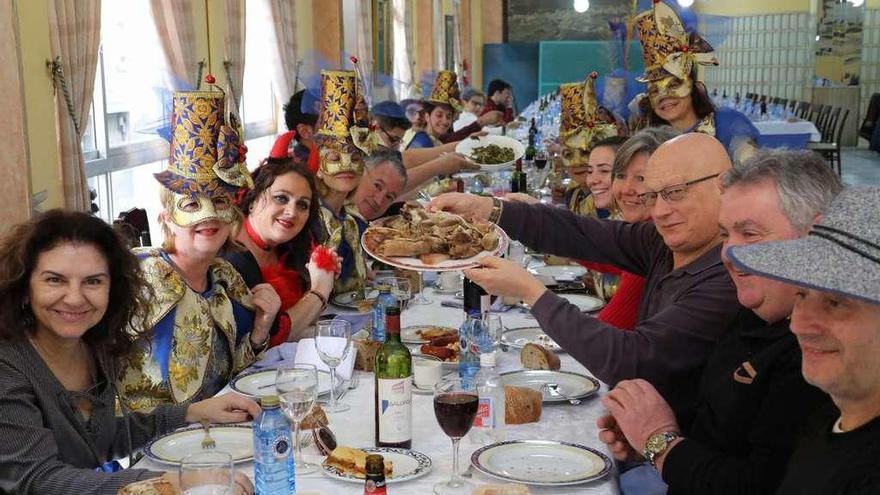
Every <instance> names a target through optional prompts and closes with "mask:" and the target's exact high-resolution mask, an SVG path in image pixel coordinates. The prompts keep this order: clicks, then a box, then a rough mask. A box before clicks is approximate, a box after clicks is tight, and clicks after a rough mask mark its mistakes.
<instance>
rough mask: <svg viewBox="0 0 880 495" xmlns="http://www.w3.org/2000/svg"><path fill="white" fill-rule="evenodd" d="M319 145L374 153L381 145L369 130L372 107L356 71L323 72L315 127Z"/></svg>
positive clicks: (316, 139) (376, 136)
mask: <svg viewBox="0 0 880 495" xmlns="http://www.w3.org/2000/svg"><path fill="white" fill-rule="evenodd" d="M315 141H316V142H317V143H318V145H319V146H328V145H334V146H338V147H340V148H341V149H343V150H347V151H354V149H355V148H357V149H359V150H360V151H363V152H364V153H368V154H369V153H372V152H373V150H375V149H376V147H377V146H379V144H380V143H381V142H380V140H379V137H378V135H376V133H375V132H373V131H372V130H371V129H370V116H369V108H367V103H366V101H365V100H364V94H363V87H362V86H361V83H360V81H359V80H358V76H357V73H356V72H355V71H353V70H322V71H321V110H320V112H319V114H318V124H317V125H316V126H315Z"/></svg>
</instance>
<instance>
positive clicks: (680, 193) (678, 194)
mask: <svg viewBox="0 0 880 495" xmlns="http://www.w3.org/2000/svg"><path fill="white" fill-rule="evenodd" d="M719 175H721V174H713V175H707V176H705V177H700V178H699V179H694V180H692V181H690V182H685V183H684V184H676V185H673V186H669V187H666V188H664V189H663V190H661V191H657V192H654V191H650V192H644V193H642V194H639V200H640V201H641V202H642V204H643V205H645V206H647V207H649V208H650V207H652V206H654V205H655V204H657V196H660V197H661V198H663V200H664V201H667V202H674V201H681V200H683V199H684V198H685V196H687V190H688V187H690V186H693V185H694V184H699V183H700V182H703V181H707V180H709V179H714V178H715V177H718V176H719Z"/></svg>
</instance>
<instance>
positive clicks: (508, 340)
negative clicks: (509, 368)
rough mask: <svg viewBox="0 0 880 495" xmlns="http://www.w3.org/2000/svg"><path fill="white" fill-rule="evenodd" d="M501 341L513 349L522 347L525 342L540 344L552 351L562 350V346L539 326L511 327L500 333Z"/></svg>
mask: <svg viewBox="0 0 880 495" xmlns="http://www.w3.org/2000/svg"><path fill="white" fill-rule="evenodd" d="M501 342H502V343H504V344H507V345H509V346H510V347H512V348H513V349H522V348H523V347H525V345H526V344H530V343H531V344H540V345H542V346H544V347H546V348H547V349H549V350H551V351H553V352H562V347H559V344H557V343H556V342H554V341H553V339H551V338H550V336H549V335H547V334H546V333H544V331H543V330H541V327H525V328H511V329H510V330H507V331H506V332H504V333H503V334H501Z"/></svg>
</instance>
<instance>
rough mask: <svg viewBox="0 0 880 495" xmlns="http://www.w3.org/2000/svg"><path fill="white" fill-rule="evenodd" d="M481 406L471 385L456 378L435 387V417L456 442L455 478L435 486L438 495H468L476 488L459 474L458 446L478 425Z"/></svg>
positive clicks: (453, 468)
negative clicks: (476, 422)
mask: <svg viewBox="0 0 880 495" xmlns="http://www.w3.org/2000/svg"><path fill="white" fill-rule="evenodd" d="M478 405H479V398H478V396H477V392H476V390H475V388H474V387H473V385H472V382H470V381H467V380H464V381H463V380H459V379H457V378H455V379H451V380H443V381H440V382H438V383H437V385H435V386H434V415H435V416H436V417H437V423H439V424H440V428H441V429H443V432H444V433H446V435H447V436H448V437H449V438H451V439H452V477H450V479H449V481H441V482H439V483H437V484H435V485H434V493H436V494H437V495H458V494H468V493H471V491H472V490H473V488H474V485H473V483H470V482H468V481H465V480H463V479H462V478H461V476H459V474H458V442H459V440H461V437H463V436H465V435H467V432H468V431H470V429H471V426H472V425H473V424H474V417H475V416H476V415H477V406H478Z"/></svg>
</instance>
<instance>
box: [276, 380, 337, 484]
mask: <svg viewBox="0 0 880 495" xmlns="http://www.w3.org/2000/svg"><path fill="white" fill-rule="evenodd" d="M275 388H276V389H278V399H279V401H280V402H281V410H282V411H284V414H286V415H287V417H288V418H289V419H290V421H291V422H292V423H293V431H294V439H295V444H296V451H295V453H294V457H293V462H294V463H295V465H296V472H297V473H298V474H306V473H313V472H315V471H317V470H318V466H317V465H316V464H312V463H309V462H305V461H304V460H303V458H302V443H301V442H300V439H299V430H300V428H299V427H300V423H302V420H303V418H305V417H306V416H308V414H309V412H310V411H311V410H312V406H314V405H315V400H316V399H317V398H318V370H317V368H315V365H313V364H294V365H293V366H288V367H284V368H279V369H278V373H277V374H276V375H275ZM331 388H332V387H331Z"/></svg>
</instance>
